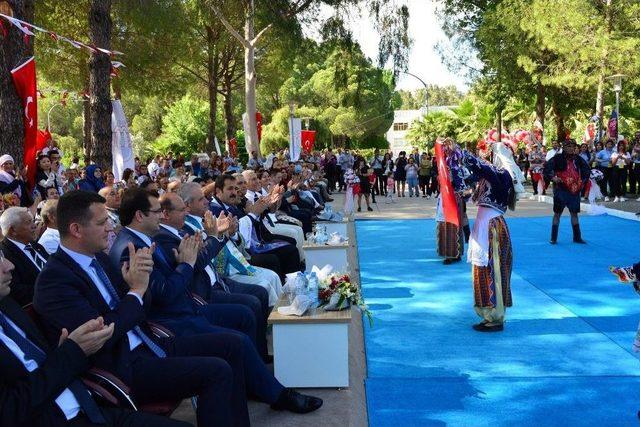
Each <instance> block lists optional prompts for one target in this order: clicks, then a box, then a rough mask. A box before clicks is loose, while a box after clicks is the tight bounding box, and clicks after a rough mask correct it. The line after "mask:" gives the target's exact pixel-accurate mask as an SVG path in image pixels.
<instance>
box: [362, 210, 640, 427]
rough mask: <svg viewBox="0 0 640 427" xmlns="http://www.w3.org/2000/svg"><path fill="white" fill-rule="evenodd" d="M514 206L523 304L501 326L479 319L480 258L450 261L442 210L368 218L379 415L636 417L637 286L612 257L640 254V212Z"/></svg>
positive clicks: (516, 295)
mask: <svg viewBox="0 0 640 427" xmlns="http://www.w3.org/2000/svg"><path fill="white" fill-rule="evenodd" d="M562 221H563V222H562V223H561V226H560V236H559V243H558V245H557V246H551V245H549V244H548V239H549V233H550V224H551V218H515V219H509V220H508V224H509V227H510V230H511V236H512V240H513V244H514V273H513V276H512V290H513V301H514V307H513V308H511V309H509V310H508V311H507V323H506V324H505V330H504V332H502V333H495V334H481V333H478V332H475V331H473V330H472V329H471V325H472V324H473V323H476V322H477V321H478V320H479V319H478V318H477V317H476V315H475V313H474V311H473V307H472V306H473V294H472V287H471V279H470V271H471V266H470V265H469V264H467V263H466V262H462V263H457V264H453V265H448V266H445V265H443V264H442V262H441V260H440V259H439V258H438V257H437V255H436V251H435V223H434V221H433V220H398V221H358V222H357V223H356V231H357V236H358V248H359V249H358V250H359V258H360V270H361V271H360V274H361V277H362V286H363V292H364V296H365V298H366V300H367V303H368V304H369V305H370V307H371V310H372V311H373V313H374V326H373V328H369V326H368V322H366V320H365V322H364V323H365V348H366V352H367V364H368V378H367V383H366V388H367V404H368V410H369V422H370V425H371V426H394V425H401V426H404V427H406V426H425V425H453V426H484V425H492V426H495V425H520V426H521V425H531V426H571V425H594V426H596V425H597V426H612V425H615V426H620V425H637V424H638V420H637V418H636V412H637V411H638V410H639V409H640V361H639V360H638V358H637V357H636V355H635V354H634V353H633V352H632V351H631V343H632V341H633V338H634V335H635V330H636V326H637V324H638V321H639V320H640V297H638V295H637V294H636V293H635V292H634V291H633V288H632V287H628V286H625V285H622V284H620V283H618V282H617V280H616V278H615V277H614V276H613V275H611V274H610V273H609V270H608V267H609V265H628V264H632V263H633V262H637V261H638V260H639V259H640V244H639V240H640V239H639V237H640V223H639V222H633V221H627V220H622V219H619V218H615V217H610V216H597V217H587V216H584V217H582V218H581V222H582V231H583V237H584V239H585V240H587V241H588V242H589V243H588V244H587V245H576V244H573V243H571V226H570V224H569V221H568V218H567V217H563V218H562Z"/></svg>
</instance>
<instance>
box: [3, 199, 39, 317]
mask: <svg viewBox="0 0 640 427" xmlns="http://www.w3.org/2000/svg"><path fill="white" fill-rule="evenodd" d="M0 228H1V229H2V234H3V235H4V236H5V237H4V239H3V240H2V241H0V250H1V251H2V252H3V253H4V256H5V257H6V258H7V259H8V260H9V261H11V263H12V264H13V265H14V266H15V271H14V272H13V277H12V279H11V297H12V298H13V299H14V300H16V301H17V302H18V303H19V304H21V305H27V304H30V303H31V301H32V300H33V286H34V285H35V283H36V278H37V277H38V274H40V270H42V268H43V267H44V264H45V263H46V262H47V259H48V258H49V254H48V253H47V251H46V249H45V248H43V247H42V245H40V244H39V243H37V242H36V239H37V236H36V225H35V222H34V221H33V216H32V215H31V213H30V212H29V211H28V210H27V208H20V207H11V208H9V209H7V210H6V211H4V213H3V214H2V216H1V217H0Z"/></svg>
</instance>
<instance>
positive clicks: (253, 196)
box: [244, 190, 262, 204]
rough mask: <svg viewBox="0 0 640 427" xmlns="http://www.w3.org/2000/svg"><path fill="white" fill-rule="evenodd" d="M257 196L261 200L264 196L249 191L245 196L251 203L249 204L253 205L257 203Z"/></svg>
mask: <svg viewBox="0 0 640 427" xmlns="http://www.w3.org/2000/svg"><path fill="white" fill-rule="evenodd" d="M256 196H258V198H260V197H262V194H260V193H259V192H257V191H253V190H247V193H246V194H245V195H244V197H246V198H247V200H248V201H249V203H251V204H254V203H255V201H256Z"/></svg>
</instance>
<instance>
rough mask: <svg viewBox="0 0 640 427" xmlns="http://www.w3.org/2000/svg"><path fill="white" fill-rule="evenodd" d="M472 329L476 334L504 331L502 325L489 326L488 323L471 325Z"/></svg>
mask: <svg viewBox="0 0 640 427" xmlns="http://www.w3.org/2000/svg"><path fill="white" fill-rule="evenodd" d="M473 329H474V330H476V331H478V332H501V331H503V330H504V324H503V323H498V324H496V325H490V324H489V323H488V322H486V321H483V322H480V323H477V324H475V325H473Z"/></svg>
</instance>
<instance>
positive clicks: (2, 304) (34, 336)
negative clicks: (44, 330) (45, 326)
mask: <svg viewBox="0 0 640 427" xmlns="http://www.w3.org/2000/svg"><path fill="white" fill-rule="evenodd" d="M0 311H2V312H3V313H4V314H5V315H6V316H7V317H8V318H9V319H11V321H12V322H13V323H15V324H16V325H17V326H18V327H19V328H20V329H22V331H24V333H25V334H26V335H27V337H29V339H30V340H31V341H32V342H33V343H34V344H36V345H37V346H38V347H40V348H41V349H42V350H43V351H45V352H47V350H48V349H49V345H48V344H47V342H46V340H45V339H44V337H43V336H42V334H41V333H40V331H38V329H37V328H36V327H35V325H34V323H33V321H32V320H31V319H30V318H29V316H28V315H27V313H25V311H24V310H23V309H22V307H20V305H19V304H18V303H17V302H15V301H14V300H13V299H11V298H10V297H5V298H3V299H2V300H0Z"/></svg>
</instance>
